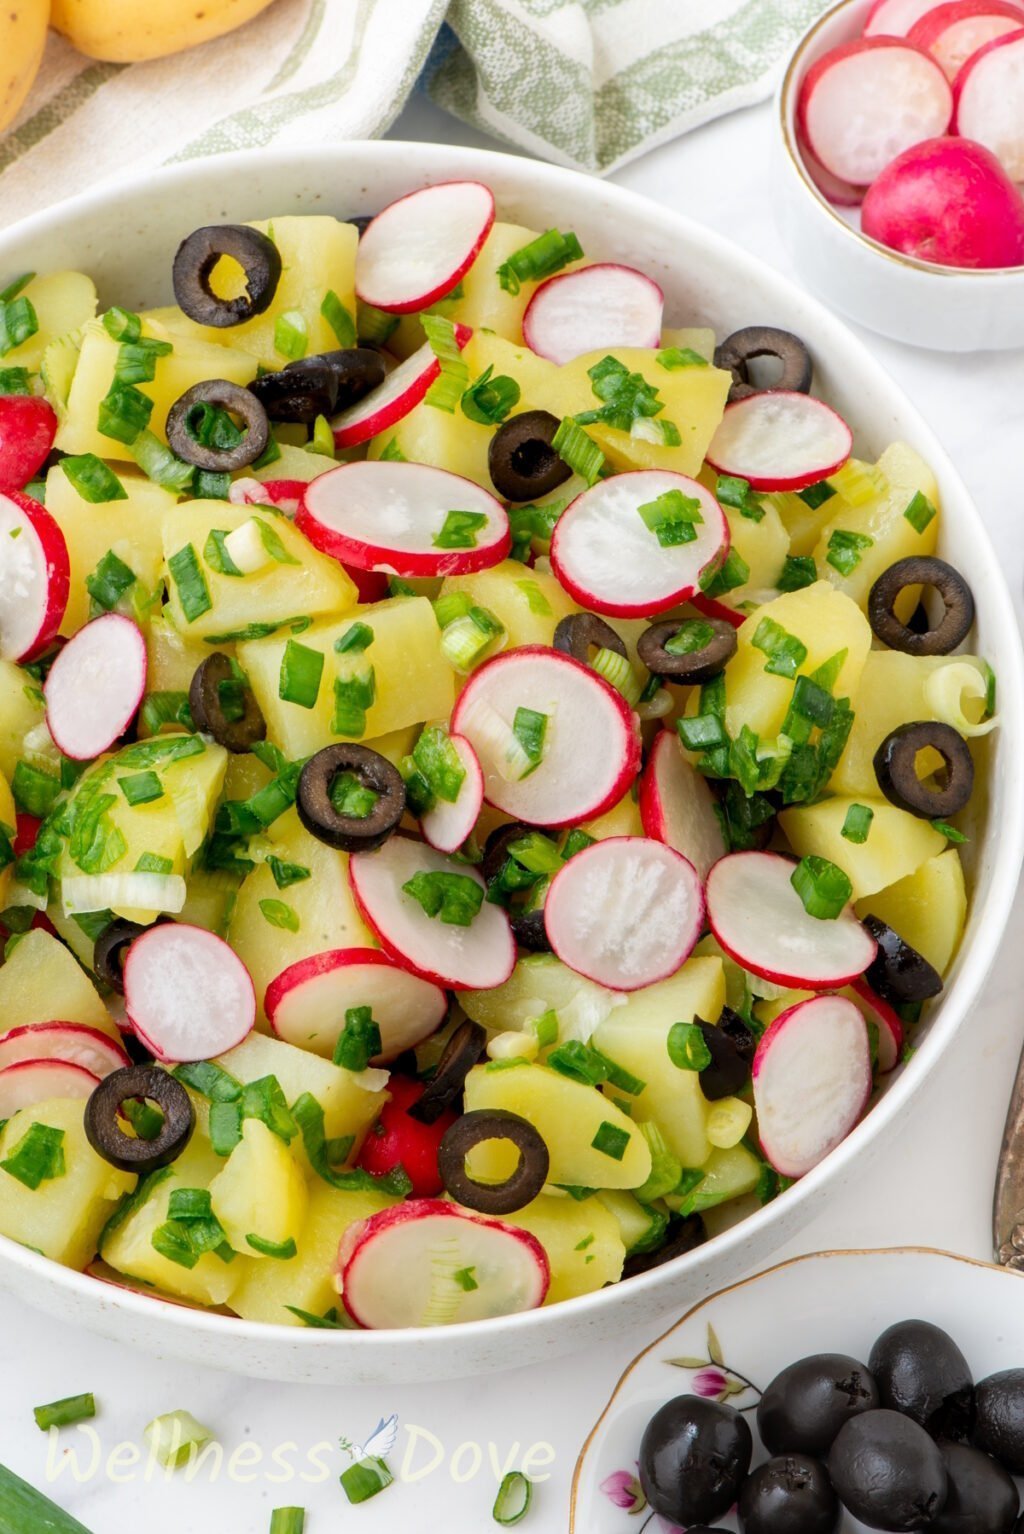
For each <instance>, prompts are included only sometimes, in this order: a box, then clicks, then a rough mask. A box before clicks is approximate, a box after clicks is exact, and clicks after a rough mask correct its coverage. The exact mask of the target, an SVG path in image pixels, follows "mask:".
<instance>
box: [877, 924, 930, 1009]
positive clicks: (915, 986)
mask: <svg viewBox="0 0 1024 1534" xmlns="http://www.w3.org/2000/svg"><path fill="white" fill-rule="evenodd" d="M864 925H865V927H866V928H867V929H868V931H869V932H870V933H871V936H872V937H873V938H874V940H875V942H876V943H877V944H878V953H877V954H876V955H875V957H874V959H872V961H871V963H870V965H869V966H868V968H867V970H866V972H865V979H866V980H867V982H868V984H869V985H870V987H871V989H872V990H873V991H877V992H878V994H879V996H881V997H882V998H883V999H884V1000H885V1001H891V1002H892V1003H893V1005H894V1006H900V1005H902V1003H903V1002H907V1001H910V1002H913V1001H928V1000H929V998H930V997H932V996H938V994H939V992H940V991H941V990H942V976H941V975H940V974H939V972H938V970H935V969H933V968H932V966H931V965H930V964H929V963H928V960H927V959H926V958H925V957H924V956H923V955H922V954H919V953H918V951H917V949H916V948H911V946H910V944H909V943H908V942H905V941H904V939H903V938H901V937H900V935H899V933H898V932H894V931H893V930H892V928H891V927H890V926H887V925H886V923H885V922H884V921H881V920H880V919H879V918H878V917H877V916H865V918H864Z"/></svg>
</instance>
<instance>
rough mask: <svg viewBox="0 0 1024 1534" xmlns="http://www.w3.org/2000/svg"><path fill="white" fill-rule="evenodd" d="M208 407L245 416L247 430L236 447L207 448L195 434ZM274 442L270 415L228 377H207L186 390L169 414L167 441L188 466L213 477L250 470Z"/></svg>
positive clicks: (254, 397)
mask: <svg viewBox="0 0 1024 1534" xmlns="http://www.w3.org/2000/svg"><path fill="white" fill-rule="evenodd" d="M207 405H213V406H215V407H216V408H217V409H218V410H227V411H230V412H231V413H232V414H233V415H238V416H241V418H242V421H243V423H244V425H245V428H246V430H245V431H244V432H243V434H242V437H241V439H240V441H239V442H238V443H237V444H236V446H235V447H214V446H212V445H211V446H209V447H207V446H206V445H205V444H204V443H202V442H200V440H199V438H198V437H197V436H196V435H195V430H194V421H195V416H196V414H197V413H201V412H202V410H203V408H204V407H205V406H207ZM269 441H270V422H269V421H268V420H267V412H266V411H265V410H264V408H263V406H262V405H261V404H260V402H259V400H258V399H257V398H256V396H255V394H252V393H250V391H249V390H248V389H243V388H241V386H240V385H239V384H236V383H231V382H230V381H229V380H228V379H227V378H206V379H204V380H203V381H202V382H201V383H197V384H193V385H192V387H191V389H186V390H185V392H184V394H182V395H181V397H180V398H179V399H176V400H175V401H174V404H173V405H172V406H171V408H170V410H169V411H168V412H167V442H168V445H169V446H170V448H171V450H172V451H173V452H175V453H176V454H177V455H178V457H179V458H181V459H182V460H183V461H184V462H185V463H194V464H195V465H196V467H197V468H199V469H206V470H209V472H210V473H213V474H233V473H234V471H235V470H236V469H244V468H247V467H248V465H249V464H250V463H255V462H256V459H257V458H258V457H259V456H260V454H261V453H262V452H263V450H264V448H265V447H266V445H267V443H268V442H269Z"/></svg>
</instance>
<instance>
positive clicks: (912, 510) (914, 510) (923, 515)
mask: <svg viewBox="0 0 1024 1534" xmlns="http://www.w3.org/2000/svg"><path fill="white" fill-rule="evenodd" d="M903 515H904V517H905V518H906V520H907V521H908V522H909V523H910V525H911V527H912V528H913V529H914V531H915V533H923V532H924V530H925V528H926V527H927V526H928V524H929V522H931V520H932V518H933V517H937V516H938V511H937V510H936V508H935V507H934V506H933V505H932V503H931V501H930V500H929V499H928V497H927V496H926V495H925V494H924V493H923V492H922V491H920V490H918V491H917V492H916V494H915V495H914V497H913V499H912V500H911V501H910V502H909V503H908V505H907V506H906V508H905V509H904V512H903Z"/></svg>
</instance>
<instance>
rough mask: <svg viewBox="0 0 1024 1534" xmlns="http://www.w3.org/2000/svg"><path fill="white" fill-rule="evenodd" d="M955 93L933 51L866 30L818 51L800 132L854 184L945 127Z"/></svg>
mask: <svg viewBox="0 0 1024 1534" xmlns="http://www.w3.org/2000/svg"><path fill="white" fill-rule="evenodd" d="M952 115H953V95H952V92H951V90H950V88H949V81H948V80H947V79H946V77H945V75H944V74H943V72H942V70H941V68H940V67H939V65H938V64H937V63H936V62H935V60H934V59H933V58H932V57H931V55H930V54H927V53H923V52H922V51H921V50H920V49H919V48H914V47H912V46H911V45H910V44H909V43H905V42H901V41H900V40H899V39H898V38H894V37H862V38H859V39H857V40H856V41H854V42H850V43H843V44H841V45H840V46H839V47H838V48H833V49H831V50H830V51H829V52H828V53H826V54H825V56H824V57H823V58H820V59H818V61H817V63H815V64H813V65H812V66H811V68H810V69H809V70H808V71H807V74H806V75H805V76H804V81H803V84H802V86H801V88H800V98H799V101H798V104H797V120H798V124H799V128H800V132H801V134H802V135H803V137H804V138H805V139H806V140H807V142H808V143H809V144H810V146H811V150H812V152H813V154H814V155H815V157H816V159H818V160H819V161H820V162H821V164H822V165H824V167H825V169H826V170H828V171H831V173H832V175H833V176H838V177H839V178H840V179H841V180H842V181H848V182H851V183H852V184H853V185H854V186H866V185H868V184H869V183H870V182H872V181H874V179H875V177H876V176H877V175H878V173H879V171H881V170H883V169H884V167H885V166H886V165H888V163H889V161H890V160H892V159H894V158H895V156H896V155H898V154H902V152H903V150H904V149H909V148H910V146H911V145H912V144H919V143H920V142H921V140H922V139H926V138H934V137H935V136H936V135H937V134H940V133H945V131H946V129H947V128H948V127H949V122H950V118H951V117H952Z"/></svg>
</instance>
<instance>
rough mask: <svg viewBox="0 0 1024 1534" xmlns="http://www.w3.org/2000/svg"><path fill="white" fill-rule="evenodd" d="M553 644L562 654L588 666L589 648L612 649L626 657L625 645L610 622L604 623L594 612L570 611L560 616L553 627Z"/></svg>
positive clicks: (589, 659)
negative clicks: (567, 614) (562, 616)
mask: <svg viewBox="0 0 1024 1534" xmlns="http://www.w3.org/2000/svg"><path fill="white" fill-rule="evenodd" d="M553 644H554V647H555V649H556V650H561V652H562V654H563V655H571V656H572V658H573V660H578V661H580V662H581V663H582V664H583V665H584V666H589V665H590V661H591V654H590V652H591V650H614V651H615V653H616V655H621V656H622V658H623V660H626V659H628V656H627V653H626V646H625V644H624V643H623V642H622V640H621V639H620V638H619V636H618V634H616V632H615V630H614V629H613V628H612V626H611V624H610V623H605V621H604V619H603V618H599V617H598V616H597V614H596V613H570V614H569V616H568V618H561V619H560V620H559V622H558V626H557V628H556V629H555V637H554V640H553Z"/></svg>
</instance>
